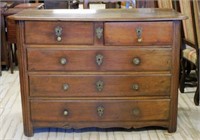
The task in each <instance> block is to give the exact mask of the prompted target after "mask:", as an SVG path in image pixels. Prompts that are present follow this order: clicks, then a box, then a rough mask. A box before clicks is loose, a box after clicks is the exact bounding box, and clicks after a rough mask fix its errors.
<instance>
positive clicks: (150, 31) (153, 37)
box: [104, 22, 173, 46]
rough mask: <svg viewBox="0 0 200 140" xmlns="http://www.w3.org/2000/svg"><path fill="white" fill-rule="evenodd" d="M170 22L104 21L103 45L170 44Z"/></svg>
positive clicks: (171, 26)
mask: <svg viewBox="0 0 200 140" xmlns="http://www.w3.org/2000/svg"><path fill="white" fill-rule="evenodd" d="M172 38H173V23H172V22H106V23H105V24H104V40H105V45H126V46H133V45H134V46H135V45H163V44H165V45H166V44H172Z"/></svg>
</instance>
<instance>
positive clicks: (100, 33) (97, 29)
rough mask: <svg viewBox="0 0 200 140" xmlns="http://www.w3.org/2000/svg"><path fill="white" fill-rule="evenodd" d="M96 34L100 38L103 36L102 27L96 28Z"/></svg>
mask: <svg viewBox="0 0 200 140" xmlns="http://www.w3.org/2000/svg"><path fill="white" fill-rule="evenodd" d="M96 36H97V38H98V39H101V38H102V36H103V28H102V27H98V28H96Z"/></svg>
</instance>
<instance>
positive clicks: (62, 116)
mask: <svg viewBox="0 0 200 140" xmlns="http://www.w3.org/2000/svg"><path fill="white" fill-rule="evenodd" d="M30 106H31V108H30V109H31V120H32V121H46V122H47V121H56V122H59V121H78V122H88V121H90V122H91V121H112V122H113V121H136V120H137V121H150V120H155V121H156V120H167V119H168V118H169V106H170V100H169V99H158V100H137V101H136V100H135V101H134V100H54V101H49V100H43V101H41V100H33V101H31V103H30Z"/></svg>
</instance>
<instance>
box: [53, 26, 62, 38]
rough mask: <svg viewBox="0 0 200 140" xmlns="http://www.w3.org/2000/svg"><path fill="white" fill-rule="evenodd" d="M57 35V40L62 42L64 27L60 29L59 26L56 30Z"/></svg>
mask: <svg viewBox="0 0 200 140" xmlns="http://www.w3.org/2000/svg"><path fill="white" fill-rule="evenodd" d="M55 34H56V37H57V38H56V40H57V41H58V42H60V41H61V40H62V37H61V36H62V27H60V26H57V27H56V28H55Z"/></svg>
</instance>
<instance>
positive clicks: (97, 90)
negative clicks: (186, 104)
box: [29, 73, 171, 97]
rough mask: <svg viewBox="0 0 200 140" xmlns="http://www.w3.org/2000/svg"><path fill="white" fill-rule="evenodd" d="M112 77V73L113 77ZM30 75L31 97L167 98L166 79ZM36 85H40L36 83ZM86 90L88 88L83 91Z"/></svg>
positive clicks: (155, 76) (167, 85) (121, 76)
mask: <svg viewBox="0 0 200 140" xmlns="http://www.w3.org/2000/svg"><path fill="white" fill-rule="evenodd" d="M113 74H114V73H113ZM113 74H111V75H49V76H45V75H32V76H30V77H29V83H30V96H36V97H112V96H113V97H117V96H118V97H134V96H169V93H170V89H171V88H170V83H171V82H170V81H171V77H170V76H169V75H168V76H166V75H154V76H152V75H151V76H148V75H147V74H146V75H144V74H143V75H140V76H139V75H137V76H133V75H113ZM38 81H39V82H38ZM86 87H87V88H86Z"/></svg>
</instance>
